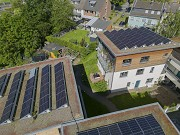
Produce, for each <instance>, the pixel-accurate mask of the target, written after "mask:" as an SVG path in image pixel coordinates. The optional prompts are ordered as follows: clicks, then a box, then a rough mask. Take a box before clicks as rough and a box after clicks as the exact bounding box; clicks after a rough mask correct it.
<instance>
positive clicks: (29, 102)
mask: <svg viewBox="0 0 180 135" xmlns="http://www.w3.org/2000/svg"><path fill="white" fill-rule="evenodd" d="M38 69H39V68H35V73H34V76H33V77H31V78H30V79H28V81H27V84H26V90H25V94H24V99H23V104H22V110H21V115H20V118H21V119H25V118H30V117H32V112H33V108H34V103H35V93H36V87H37V79H38V76H37V75H38Z"/></svg>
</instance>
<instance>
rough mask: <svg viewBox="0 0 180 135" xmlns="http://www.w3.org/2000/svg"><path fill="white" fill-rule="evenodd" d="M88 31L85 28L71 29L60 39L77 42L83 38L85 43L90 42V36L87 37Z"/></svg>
mask: <svg viewBox="0 0 180 135" xmlns="http://www.w3.org/2000/svg"><path fill="white" fill-rule="evenodd" d="M87 34H88V31H86V30H73V31H70V32H68V33H66V34H65V35H64V36H62V37H61V39H63V40H66V41H70V40H77V42H78V43H79V42H81V40H82V38H85V41H86V42H87V43H90V38H89V37H87Z"/></svg>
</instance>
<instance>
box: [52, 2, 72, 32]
mask: <svg viewBox="0 0 180 135" xmlns="http://www.w3.org/2000/svg"><path fill="white" fill-rule="evenodd" d="M51 14H52V16H51V22H52V26H53V33H56V32H59V31H62V30H64V29H68V28H71V27H72V26H74V25H75V23H74V22H73V21H72V16H73V5H72V4H71V3H70V1H69V0H53V5H52V12H51Z"/></svg>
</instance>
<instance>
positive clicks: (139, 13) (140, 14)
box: [130, 9, 162, 20]
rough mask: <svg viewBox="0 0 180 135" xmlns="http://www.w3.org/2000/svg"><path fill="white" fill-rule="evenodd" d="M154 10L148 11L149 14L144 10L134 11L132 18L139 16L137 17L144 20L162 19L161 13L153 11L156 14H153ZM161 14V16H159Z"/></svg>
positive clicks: (132, 11)
mask: <svg viewBox="0 0 180 135" xmlns="http://www.w3.org/2000/svg"><path fill="white" fill-rule="evenodd" d="M151 11H152V10H148V13H146V10H144V9H132V10H131V13H130V16H137V17H144V18H151V19H158V20H159V19H160V18H161V14H162V12H161V11H153V12H154V13H153V14H151ZM158 12H160V14H158Z"/></svg>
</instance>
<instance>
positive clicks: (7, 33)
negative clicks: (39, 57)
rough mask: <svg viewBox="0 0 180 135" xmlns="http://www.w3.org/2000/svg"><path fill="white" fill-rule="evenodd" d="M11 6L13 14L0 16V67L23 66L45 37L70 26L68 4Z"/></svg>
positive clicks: (32, 0) (32, 1)
mask: <svg viewBox="0 0 180 135" xmlns="http://www.w3.org/2000/svg"><path fill="white" fill-rule="evenodd" d="M12 5H13V6H12V11H13V13H12V11H11V10H10V11H11V12H10V13H2V14H1V16H0V48H1V49H0V65H8V66H14V65H19V64H22V63H24V62H23V59H24V58H27V57H30V56H32V54H33V53H34V52H35V51H36V49H38V48H39V47H42V46H43V44H44V42H45V37H46V36H47V35H50V34H52V32H59V31H61V30H63V29H65V28H70V27H72V26H73V25H74V24H73V22H72V20H71V19H70V18H71V17H72V12H73V7H72V5H71V4H70V1H69V0H51V1H50V0H43V1H42V0H26V1H25V3H23V1H22V0H13V1H12ZM64 5H65V6H64ZM52 30H53V31H52ZM79 51H81V50H79Z"/></svg>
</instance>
